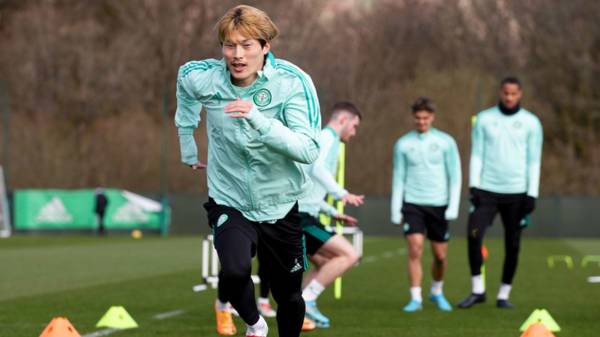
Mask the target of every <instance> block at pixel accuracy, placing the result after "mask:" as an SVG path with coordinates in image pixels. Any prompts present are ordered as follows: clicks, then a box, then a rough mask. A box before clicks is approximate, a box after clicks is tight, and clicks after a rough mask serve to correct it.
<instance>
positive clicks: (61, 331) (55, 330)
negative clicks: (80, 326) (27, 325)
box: [40, 317, 81, 337]
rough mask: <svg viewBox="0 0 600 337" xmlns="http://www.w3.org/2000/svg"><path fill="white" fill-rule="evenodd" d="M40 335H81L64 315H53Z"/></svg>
mask: <svg viewBox="0 0 600 337" xmlns="http://www.w3.org/2000/svg"><path fill="white" fill-rule="evenodd" d="M40 337H81V335H79V332H77V330H75V327H74V326H73V325H72V324H71V322H69V320H68V319H66V318H65V317H55V318H54V319H52V320H51V321H50V323H48V325H47V326H46V328H45V329H44V331H42V334H41V335H40Z"/></svg>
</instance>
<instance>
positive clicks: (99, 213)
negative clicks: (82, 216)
mask: <svg viewBox="0 0 600 337" xmlns="http://www.w3.org/2000/svg"><path fill="white" fill-rule="evenodd" d="M107 208H108V198H107V197H106V193H104V189H103V188H102V187H96V192H95V202H94V212H95V213H96V220H97V221H98V235H104V234H106V230H105V227H104V216H105V215H106V209H107Z"/></svg>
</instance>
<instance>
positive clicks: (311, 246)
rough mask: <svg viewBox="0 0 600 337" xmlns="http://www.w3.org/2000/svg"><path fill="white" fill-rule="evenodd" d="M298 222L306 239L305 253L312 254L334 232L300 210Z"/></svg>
mask: <svg viewBox="0 0 600 337" xmlns="http://www.w3.org/2000/svg"><path fill="white" fill-rule="evenodd" d="M300 223H301V224H302V231H303V232H304V237H305V240H306V254H308V255H314V254H315V253H316V252H317V250H319V248H321V247H322V246H323V245H324V244H325V242H327V240H329V239H331V237H332V236H334V235H335V233H332V232H331V231H329V230H327V228H326V227H325V226H323V224H321V223H320V222H319V220H318V219H317V218H315V217H314V216H312V215H310V214H308V213H304V212H300Z"/></svg>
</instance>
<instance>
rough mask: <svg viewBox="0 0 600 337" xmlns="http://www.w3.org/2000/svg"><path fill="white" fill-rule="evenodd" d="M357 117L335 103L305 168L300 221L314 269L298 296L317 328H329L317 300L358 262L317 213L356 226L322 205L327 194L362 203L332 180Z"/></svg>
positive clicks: (348, 106) (347, 106)
mask: <svg viewBox="0 0 600 337" xmlns="http://www.w3.org/2000/svg"><path fill="white" fill-rule="evenodd" d="M361 118H362V116H361V113H360V111H359V110H358V109H357V108H356V106H354V104H352V103H350V102H338V103H336V104H335V105H334V106H333V109H332V113H331V118H330V119H329V122H328V123H327V126H326V127H325V128H324V129H323V130H322V131H321V136H320V138H319V143H320V146H321V147H320V150H319V158H318V159H317V160H316V161H315V162H314V163H313V164H312V165H310V166H309V167H307V171H308V174H309V175H310V177H311V179H312V181H313V187H312V190H311V192H310V194H309V195H308V196H306V197H305V198H303V199H302V200H300V202H299V206H300V218H301V223H302V228H303V230H304V236H305V237H306V253H307V254H308V256H309V259H310V260H311V262H312V263H313V264H314V266H315V268H313V269H310V270H309V271H308V272H307V275H306V276H305V278H304V290H303V291H302V297H303V298H304V301H305V302H306V316H307V317H308V318H309V319H310V320H312V321H314V322H315V324H316V326H317V327H320V328H327V327H329V325H330V322H329V318H327V317H326V316H325V315H323V314H322V313H321V312H320V311H319V309H318V308H317V298H318V297H319V295H320V294H321V293H322V292H323V290H324V289H325V288H326V287H327V286H328V285H330V284H331V283H332V282H333V281H334V280H335V279H336V278H337V277H339V276H340V275H342V274H343V273H344V272H345V271H346V270H348V269H349V268H350V267H352V266H353V265H354V264H355V263H356V262H357V261H358V259H359V256H358V254H357V253H356V251H355V250H354V247H353V246H352V244H351V243H350V242H348V240H346V238H344V237H343V236H342V235H338V234H335V233H332V232H331V231H330V230H328V229H327V228H326V227H325V226H324V225H323V224H321V223H320V221H319V212H323V213H325V214H328V215H330V216H332V217H333V218H335V219H337V220H340V221H342V222H344V223H346V224H349V225H356V224H357V220H356V219H355V218H353V217H350V216H348V215H345V214H339V213H338V212H337V210H336V209H335V207H333V206H332V205H329V204H328V203H327V202H325V195H326V194H329V195H331V196H333V198H334V199H336V200H341V201H342V202H344V203H349V204H351V205H353V206H359V205H361V204H362V203H363V200H364V196H362V195H355V194H352V193H349V192H348V191H347V190H345V189H344V188H342V187H340V186H339V185H338V184H337V182H336V180H335V173H336V169H337V165H338V152H339V145H340V141H343V142H345V143H347V142H348V141H349V140H350V139H351V138H352V137H354V135H356V128H357V127H358V125H359V124H360V121H361Z"/></svg>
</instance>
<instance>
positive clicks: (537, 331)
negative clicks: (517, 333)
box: [521, 323, 554, 337]
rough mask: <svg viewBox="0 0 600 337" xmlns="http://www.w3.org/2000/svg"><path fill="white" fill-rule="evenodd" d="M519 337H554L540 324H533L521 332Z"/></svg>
mask: <svg viewBox="0 0 600 337" xmlns="http://www.w3.org/2000/svg"><path fill="white" fill-rule="evenodd" d="M521 337H554V334H553V333H552V332H550V330H548V329H546V326H545V325H544V324H542V323H533V324H531V325H530V326H529V328H527V330H525V332H523V334H522V335H521Z"/></svg>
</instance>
